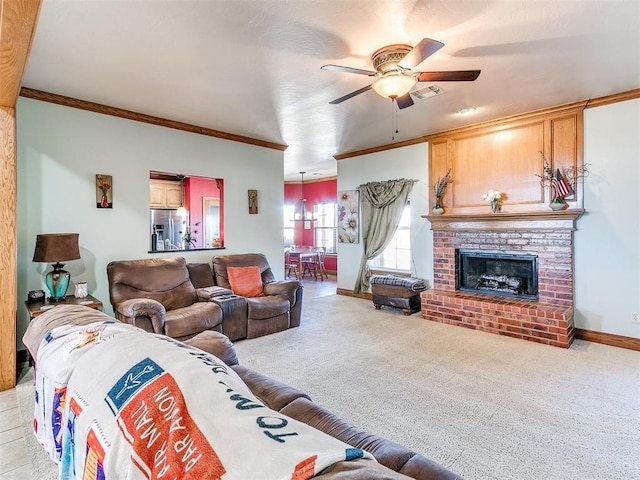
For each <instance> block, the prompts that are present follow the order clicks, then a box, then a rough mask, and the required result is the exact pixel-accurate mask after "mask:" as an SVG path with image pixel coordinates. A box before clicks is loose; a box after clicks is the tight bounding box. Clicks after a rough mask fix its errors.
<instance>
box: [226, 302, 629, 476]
mask: <svg viewBox="0 0 640 480" xmlns="http://www.w3.org/2000/svg"><path fill="white" fill-rule="evenodd" d="M236 349H237V351H238V356H239V358H240V362H241V363H243V364H245V365H247V366H250V367H252V368H254V369H256V370H259V371H261V372H263V373H265V374H267V375H270V376H272V377H274V378H276V379H279V380H282V381H284V382H286V383H288V384H290V385H293V386H296V387H298V388H300V389H302V390H304V391H306V392H307V393H309V394H310V395H311V397H312V398H313V399H314V400H315V401H316V402H318V403H320V404H321V405H323V406H325V407H327V408H329V409H330V410H331V411H333V412H334V413H336V414H338V415H340V416H341V417H343V418H344V419H346V420H348V421H350V422H351V423H353V424H356V425H358V426H360V427H361V428H364V429H366V430H368V431H370V432H372V433H376V434H379V435H382V436H385V437H387V438H389V439H391V440H394V441H396V442H398V443H401V444H403V445H405V446H407V447H410V448H412V449H415V450H416V451H418V452H420V453H422V454H423V455H425V456H427V457H429V458H432V459H434V460H436V461H438V462H440V463H441V464H443V465H445V466H447V467H449V468H450V469H452V470H453V471H455V472H457V473H459V474H460V475H462V476H463V477H465V478H466V479H468V480H472V479H482V480H485V479H486V480H488V479H519V480H524V479H541V480H542V479H563V480H564V479H581V480H582V479H632V478H634V479H640V352H635V351H630V350H624V349H619V348H615V347H609V346H605V345H599V344H594V343H588V342H584V341H575V342H574V344H573V345H572V347H571V348H570V349H568V350H565V349H561V348H557V347H550V346H546V345H539V344H536V343H531V342H527V341H523V340H518V339H513V338H508V337H501V336H498V335H492V334H488V333H482V332H476V331H472V330H467V329H465V328H461V327H455V326H450V325H443V324H438V323H434V322H429V321H427V320H424V319H422V318H420V316H419V314H414V315H411V316H409V317H405V316H403V315H402V313H401V312H400V311H399V310H396V309H390V308H387V307H384V308H383V309H382V310H375V309H374V308H373V305H372V304H371V302H370V301H366V300H361V299H357V298H351V297H345V296H336V295H332V296H329V297H324V298H319V299H312V300H310V301H305V303H304V305H303V323H302V325H301V327H300V328H296V329H291V330H287V331H286V332H281V333H277V334H275V335H269V336H266V337H262V338H256V339H251V340H243V341H241V342H237V343H236Z"/></svg>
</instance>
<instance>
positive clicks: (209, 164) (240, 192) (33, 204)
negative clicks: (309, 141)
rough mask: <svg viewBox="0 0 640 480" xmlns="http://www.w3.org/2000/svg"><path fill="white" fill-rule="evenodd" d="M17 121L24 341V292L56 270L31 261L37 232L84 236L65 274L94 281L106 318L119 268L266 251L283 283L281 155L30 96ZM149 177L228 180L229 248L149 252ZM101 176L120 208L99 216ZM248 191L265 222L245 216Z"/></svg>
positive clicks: (23, 102)
mask: <svg viewBox="0 0 640 480" xmlns="http://www.w3.org/2000/svg"><path fill="white" fill-rule="evenodd" d="M17 122H18V127H17V132H18V134H17V135H18V182H17V185H18V205H17V209H18V232H17V235H18V328H17V336H18V339H20V338H21V337H22V335H23V333H24V329H25V328H26V325H27V323H28V315H27V314H26V309H25V307H24V304H23V301H24V299H25V298H26V295H27V292H28V291H29V290H35V289H45V291H46V288H45V286H44V284H43V274H44V273H45V272H47V271H49V270H50V268H51V267H50V266H49V265H47V264H40V263H34V262H32V258H33V250H34V247H35V239H36V235H37V234H38V233H53V232H78V233H80V237H79V243H80V254H81V256H82V258H81V260H75V261H71V262H68V263H67V265H66V269H67V270H68V271H69V272H70V273H71V280H72V282H76V281H82V280H84V281H87V282H88V286H89V292H91V293H92V294H93V295H94V296H95V297H97V298H99V299H100V300H102V302H103V303H104V304H105V312H107V313H109V314H112V313H113V312H112V309H111V305H110V304H109V293H108V285H107V275H106V265H107V264H108V263H109V262H110V261H112V260H123V259H135V258H145V257H150V256H158V255H166V256H169V255H182V256H184V257H185V258H186V259H187V261H188V262H210V260H211V257H212V256H213V255H214V254H216V253H222V254H224V253H245V252H261V253H264V254H266V255H267V258H268V259H269V262H270V263H271V266H272V267H273V271H274V273H275V275H276V276H279V278H281V277H282V275H281V272H282V270H283V268H284V267H283V258H282V257H283V255H282V244H283V241H282V205H283V201H284V173H283V172H284V170H283V152H281V151H278V150H273V149H266V148H261V147H256V146H252V145H247V144H242V143H238V142H231V141H227V140H221V139H217V138H212V137H207V136H203V135H196V134H192V133H187V132H182V131H178V130H173V129H169V128H164V127H157V126H153V125H148V124H144V123H140V122H134V121H130V120H124V119H120V118H116V117H110V116H106V115H101V114H96V113H91V112H87V111H83V110H78V109H73V108H68V107H62V106H59V105H54V104H50V103H45V102H40V101H36V100H30V99H25V98H20V100H19V102H18V107H17ZM149 170H159V171H166V172H172V173H183V174H188V175H200V176H205V177H217V178H223V179H224V182H225V183H224V188H225V210H224V215H225V244H226V247H227V248H226V250H223V251H220V252H216V251H211V250H209V251H193V252H181V253H179V254H178V253H175V254H170V253H165V254H153V255H150V254H147V250H148V248H149V236H148V231H149ZM98 173H102V174H107V175H112V176H113V201H114V206H113V209H98V208H96V200H95V175H96V174H98ZM249 189H257V190H258V196H259V212H260V213H259V214H258V215H249V214H248V200H247V190H249ZM70 293H73V285H72V286H71V287H70ZM19 345H20V343H19ZM19 348H22V347H19Z"/></svg>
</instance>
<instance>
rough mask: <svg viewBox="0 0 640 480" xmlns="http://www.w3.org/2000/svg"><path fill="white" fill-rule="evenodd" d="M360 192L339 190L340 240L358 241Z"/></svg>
mask: <svg viewBox="0 0 640 480" xmlns="http://www.w3.org/2000/svg"><path fill="white" fill-rule="evenodd" d="M358 200H359V192H358V191H357V190H345V191H343V192H338V242H340V243H358V238H359V231H360V219H359V215H358V208H359V202H358Z"/></svg>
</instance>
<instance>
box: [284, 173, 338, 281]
mask: <svg viewBox="0 0 640 480" xmlns="http://www.w3.org/2000/svg"><path fill="white" fill-rule="evenodd" d="M337 189H338V181H337V180H336V179H332V180H325V181H320V182H307V181H306V180H305V182H304V198H306V199H307V209H309V210H313V205H314V204H316V203H327V202H333V203H335V202H336V198H337V195H338V191H337ZM302 195H303V192H302V185H301V184H300V183H285V184H284V203H285V205H295V206H296V208H300V199H301V198H302ZM294 238H295V241H294V243H295V244H296V245H313V230H312V229H308V230H305V229H304V222H296V232H295V237H294ZM324 264H325V267H326V268H327V270H331V271H337V270H338V265H337V264H338V262H337V258H336V257H335V255H329V256H327V257H325V261H324Z"/></svg>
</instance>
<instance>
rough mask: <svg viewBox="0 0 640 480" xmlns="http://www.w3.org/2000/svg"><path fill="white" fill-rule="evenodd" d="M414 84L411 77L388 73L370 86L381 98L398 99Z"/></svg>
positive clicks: (414, 80)
mask: <svg viewBox="0 0 640 480" xmlns="http://www.w3.org/2000/svg"><path fill="white" fill-rule="evenodd" d="M416 82H417V80H416V79H415V78H414V77H412V76H409V75H403V74H401V73H389V74H387V75H385V76H384V77H380V78H378V79H377V80H376V81H375V82H373V84H372V85H371V86H372V87H373V89H374V90H375V92H376V93H377V94H378V95H380V96H382V97H386V98H398V97H401V96H403V95H405V94H407V93H408V92H409V90H411V89H412V88H413V86H414V85H415V84H416Z"/></svg>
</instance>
